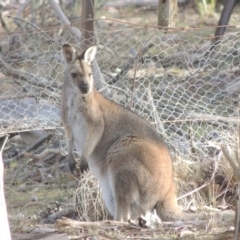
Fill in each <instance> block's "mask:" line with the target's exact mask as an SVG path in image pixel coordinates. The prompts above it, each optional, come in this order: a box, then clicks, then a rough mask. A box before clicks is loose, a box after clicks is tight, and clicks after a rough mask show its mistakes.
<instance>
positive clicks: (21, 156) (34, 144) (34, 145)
mask: <svg viewBox="0 0 240 240" xmlns="http://www.w3.org/2000/svg"><path fill="white" fill-rule="evenodd" d="M51 137H52V134H50V133H49V134H47V135H46V136H43V137H41V138H39V139H38V140H37V141H36V142H35V143H33V144H32V145H30V146H29V147H28V148H27V149H26V150H24V151H22V152H21V153H19V154H18V155H17V156H16V157H14V158H10V159H7V160H4V163H10V162H12V161H14V160H16V159H21V158H23V157H24V155H25V153H26V152H29V151H31V150H32V149H34V148H35V147H37V146H39V145H41V144H42V143H43V142H45V141H46V140H48V139H50V138H51Z"/></svg>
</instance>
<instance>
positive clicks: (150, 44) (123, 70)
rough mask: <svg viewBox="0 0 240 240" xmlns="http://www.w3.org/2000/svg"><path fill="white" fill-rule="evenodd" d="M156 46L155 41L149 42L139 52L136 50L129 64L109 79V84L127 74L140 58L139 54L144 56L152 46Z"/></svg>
mask: <svg viewBox="0 0 240 240" xmlns="http://www.w3.org/2000/svg"><path fill="white" fill-rule="evenodd" d="M153 46H154V44H153V43H149V44H147V45H146V46H145V47H143V48H142V49H141V50H140V51H139V53H138V52H136V54H135V56H134V57H131V58H129V59H128V61H127V64H126V65H125V66H124V67H123V69H122V70H121V72H119V73H118V75H116V76H114V77H113V78H111V79H110V80H109V81H108V84H114V83H116V82H118V81H119V80H120V78H121V77H123V76H125V75H126V74H127V73H128V71H129V70H130V69H131V68H132V67H133V64H134V62H135V61H136V60H137V59H138V58H139V55H140V56H141V57H142V56H143V55H144V54H145V53H146V52H147V51H148V50H149V49H150V48H152V47H153Z"/></svg>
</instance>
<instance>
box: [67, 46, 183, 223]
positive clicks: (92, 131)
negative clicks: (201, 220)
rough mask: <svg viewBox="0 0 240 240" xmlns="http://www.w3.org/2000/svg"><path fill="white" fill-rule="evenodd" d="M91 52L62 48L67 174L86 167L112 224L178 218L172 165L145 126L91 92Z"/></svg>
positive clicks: (159, 141) (156, 137)
mask: <svg viewBox="0 0 240 240" xmlns="http://www.w3.org/2000/svg"><path fill="white" fill-rule="evenodd" d="M95 54H96V46H91V47H89V48H88V49H86V50H85V51H84V52H83V53H81V54H79V53H78V52H77V50H75V48H73V47H72V46H71V45H69V44H64V45H63V47H62V55H63V58H64V59H65V61H66V63H67V67H66V72H65V80H64V84H63V91H62V121H63V125H64V129H65V133H66V139H67V146H68V152H69V166H70V169H71V171H73V170H74V168H75V166H76V161H75V159H74V156H73V148H74V147H75V148H76V150H77V151H78V153H79V154H80V156H81V160H80V169H81V171H83V170H84V169H86V168H87V167H88V166H89V168H90V171H91V172H92V173H93V175H94V176H95V177H96V178H97V179H98V181H99V184H100V187H101V191H102V194H103V199H104V203H105V205H106V208H107V209H108V211H109V213H110V214H111V215H112V216H113V218H114V220H119V221H127V220H129V219H136V218H137V217H139V216H140V215H141V214H144V213H145V212H146V211H150V210H153V209H156V211H157V214H158V215H159V217H160V218H161V219H162V220H173V219H179V218H181V215H182V212H181V210H180V209H179V206H178V204H177V200H176V190H175V183H174V180H173V169H172V160H171V156H170V153H169V150H168V148H167V146H166V145H165V144H164V142H163V140H162V139H161V137H160V135H159V134H158V132H157V131H156V129H155V128H154V127H153V126H151V124H150V123H148V122H147V121H145V120H144V119H143V118H141V117H139V116H138V115H136V114H135V113H133V112H131V111H129V110H127V109H126V108H124V107H123V106H121V105H119V104H117V103H115V102H113V101H110V100H108V99H107V98H105V97H104V96H103V95H102V94H100V93H99V92H98V91H96V90H95V89H94V83H93V77H92V71H91V62H92V60H93V59H94V57H95Z"/></svg>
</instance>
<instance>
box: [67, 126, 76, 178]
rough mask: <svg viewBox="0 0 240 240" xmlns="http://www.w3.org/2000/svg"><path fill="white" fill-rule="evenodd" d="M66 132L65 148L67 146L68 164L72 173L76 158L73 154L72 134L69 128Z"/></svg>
mask: <svg viewBox="0 0 240 240" xmlns="http://www.w3.org/2000/svg"><path fill="white" fill-rule="evenodd" d="M65 132H66V139H67V148H68V164H69V168H70V171H71V172H72V173H73V172H74V170H75V168H76V159H75V158H74V155H73V135H72V132H71V130H70V129H68V131H65Z"/></svg>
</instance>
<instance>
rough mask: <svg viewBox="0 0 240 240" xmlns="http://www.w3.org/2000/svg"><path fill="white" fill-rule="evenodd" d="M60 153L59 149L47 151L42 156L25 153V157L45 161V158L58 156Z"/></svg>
mask: <svg viewBox="0 0 240 240" xmlns="http://www.w3.org/2000/svg"><path fill="white" fill-rule="evenodd" d="M59 153H60V150H59V149H45V150H44V151H43V152H41V153H40V154H32V153H29V152H24V156H25V157H29V158H33V159H36V160H43V159H44V158H45V157H47V156H48V155H50V154H54V155H57V154H59Z"/></svg>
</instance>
